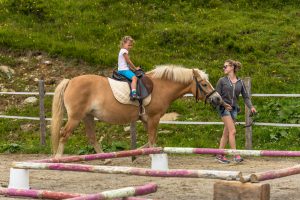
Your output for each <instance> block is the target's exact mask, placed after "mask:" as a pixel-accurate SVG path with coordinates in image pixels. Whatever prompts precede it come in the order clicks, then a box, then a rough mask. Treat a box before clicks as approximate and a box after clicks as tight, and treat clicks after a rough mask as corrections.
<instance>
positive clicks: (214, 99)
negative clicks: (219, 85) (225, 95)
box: [208, 92, 223, 107]
mask: <svg viewBox="0 0 300 200" xmlns="http://www.w3.org/2000/svg"><path fill="white" fill-rule="evenodd" d="M208 100H209V102H210V103H211V104H212V105H213V106H214V107H216V106H219V105H221V104H222V102H223V99H222V97H221V96H220V95H219V93H218V92H215V93H214V94H212V95H211V96H210V97H209V98H208Z"/></svg>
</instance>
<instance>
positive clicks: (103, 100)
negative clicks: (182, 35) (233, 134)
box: [51, 65, 223, 157]
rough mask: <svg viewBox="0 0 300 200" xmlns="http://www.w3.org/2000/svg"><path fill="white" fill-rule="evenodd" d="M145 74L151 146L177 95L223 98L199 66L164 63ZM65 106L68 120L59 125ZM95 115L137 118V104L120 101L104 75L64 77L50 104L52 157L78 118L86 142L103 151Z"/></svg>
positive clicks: (111, 118)
mask: <svg viewBox="0 0 300 200" xmlns="http://www.w3.org/2000/svg"><path fill="white" fill-rule="evenodd" d="M147 76H148V77H149V78H150V79H151V80H152V81H153V91H152V94H151V95H152V96H151V102H150V104H148V105H147V106H146V107H145V114H144V115H143V116H142V118H141V120H142V121H143V123H144V125H145V127H146V130H147V133H148V143H149V145H150V146H154V145H155V143H156V131H157V126H158V124H159V120H160V117H161V116H162V115H164V114H165V112H166V111H167V108H168V107H169V105H170V104H171V103H172V102H173V101H175V100H176V99H178V98H180V97H182V96H183V95H185V94H187V93H192V94H193V95H194V96H195V97H196V101H198V100H205V102H206V101H209V102H210V103H212V104H214V105H220V104H223V100H222V98H221V97H220V95H219V94H218V93H217V92H216V91H215V90H214V88H213V86H212V85H211V84H210V83H209V81H208V75H207V74H206V73H204V72H203V71H201V70H199V69H187V68H183V67H180V66H173V65H169V66H168V65H164V66H158V67H156V68H155V69H154V70H152V71H150V72H148V73H147ZM64 107H65V109H66V111H67V115H68V121H67V123H66V125H65V127H64V128H63V129H61V125H62V118H63V113H64ZM94 117H96V118H98V119H99V120H100V121H103V122H108V123H111V124H126V123H130V122H134V121H137V120H138V119H139V118H140V117H139V108H138V107H137V106H134V105H125V104H121V103H119V102H118V101H117V100H116V99H115V98H114V95H113V93H112V90H111V88H110V85H109V83H108V79H107V77H102V76H96V75H83V76H78V77H75V78H73V79H71V80H69V79H64V80H63V81H62V82H61V83H60V84H59V85H58V86H57V87H56V89H55V94H54V97H53V105H52V125H51V129H52V130H51V134H52V136H51V140H52V148H53V153H54V154H55V157H60V156H62V154H63V151H64V145H65V143H66V142H67V140H68V138H69V137H70V135H71V133H72V131H73V130H74V128H75V127H76V126H77V125H78V124H79V123H80V121H81V120H83V122H84V124H85V129H86V134H87V136H88V138H89V142H90V143H91V144H92V145H93V146H94V148H95V150H96V152H97V153H100V152H102V149H101V147H100V145H99V143H98V142H97V140H96V134H95V124H94V123H95V122H94ZM60 129H61V130H60Z"/></svg>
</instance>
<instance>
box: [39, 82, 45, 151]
mask: <svg viewBox="0 0 300 200" xmlns="http://www.w3.org/2000/svg"><path fill="white" fill-rule="evenodd" d="M44 84H45V81H44V80H43V79H42V80H39V102H40V131H41V134H40V145H45V144H46V119H45V106H44V97H45V86H44Z"/></svg>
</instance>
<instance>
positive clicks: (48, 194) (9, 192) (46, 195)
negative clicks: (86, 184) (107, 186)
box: [0, 187, 83, 199]
mask: <svg viewBox="0 0 300 200" xmlns="http://www.w3.org/2000/svg"><path fill="white" fill-rule="evenodd" d="M0 195H5V196H15V197H30V198H35V199H66V198H73V197H78V196H81V195H83V194H77V193H74V194H71V193H66V192H53V191H48V190H33V189H28V190H26V189H15V188H2V187H0Z"/></svg>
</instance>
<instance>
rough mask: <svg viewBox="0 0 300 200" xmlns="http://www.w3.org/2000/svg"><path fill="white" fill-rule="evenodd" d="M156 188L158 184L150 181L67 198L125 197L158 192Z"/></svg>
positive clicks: (82, 199) (81, 199)
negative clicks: (141, 184)
mask: <svg viewBox="0 0 300 200" xmlns="http://www.w3.org/2000/svg"><path fill="white" fill-rule="evenodd" d="M156 190H157V185H156V184H155V183H149V184H146V185H143V186H137V187H126V188H121V189H117V190H110V191H105V192H101V193H98V194H91V195H86V196H80V197H74V198H69V199H67V200H104V199H114V198H123V197H129V196H139V195H145V194H150V193H154V192H156Z"/></svg>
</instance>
